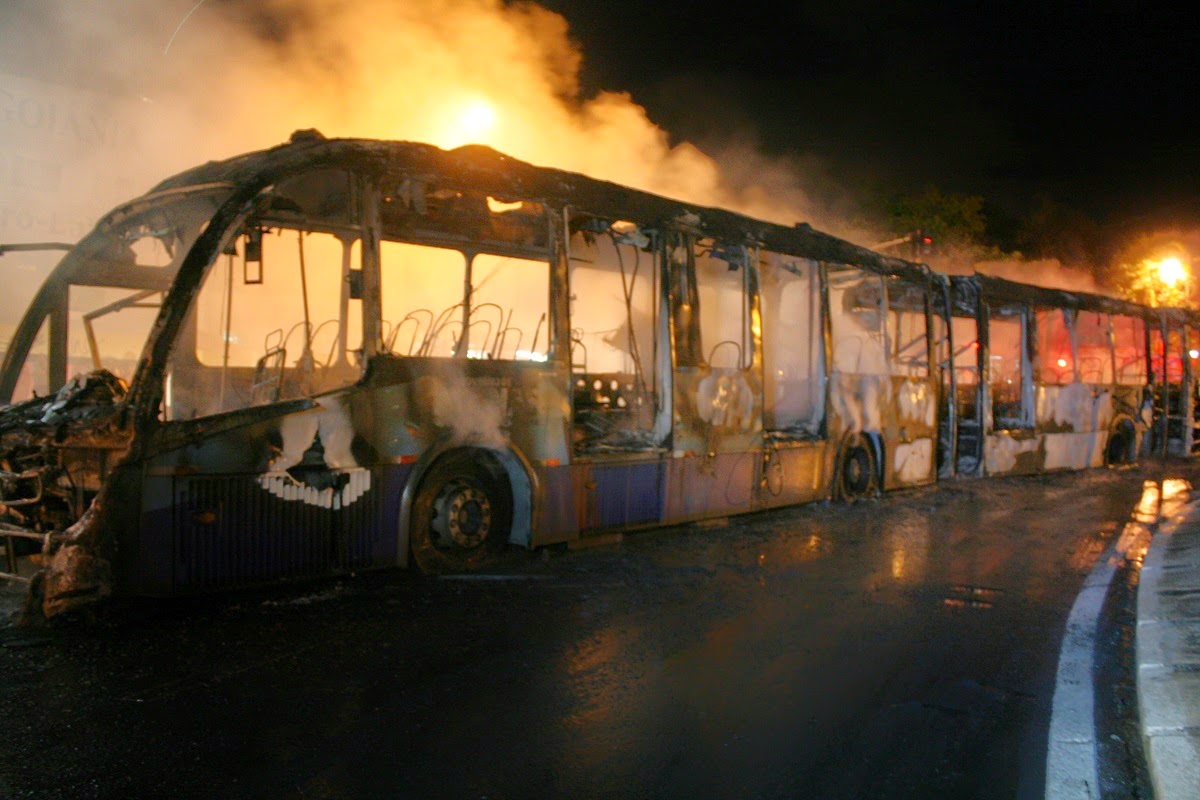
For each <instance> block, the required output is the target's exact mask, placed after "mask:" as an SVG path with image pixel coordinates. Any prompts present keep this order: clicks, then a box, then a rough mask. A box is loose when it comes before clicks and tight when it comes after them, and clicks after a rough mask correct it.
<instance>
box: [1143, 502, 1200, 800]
mask: <svg viewBox="0 0 1200 800" xmlns="http://www.w3.org/2000/svg"><path fill="white" fill-rule="evenodd" d="M1135 641H1136V660H1137V696H1138V714H1139V720H1140V724H1141V731H1142V746H1143V748H1144V752H1145V754H1146V766H1147V769H1148V771H1149V774H1150V783H1151V785H1152V786H1153V788H1154V796H1155V797H1156V798H1158V800H1195V798H1198V797H1200V502H1197V501H1193V502H1191V503H1189V504H1188V505H1187V506H1185V507H1184V508H1182V509H1181V510H1180V511H1179V512H1177V513H1175V514H1173V515H1171V517H1170V518H1169V519H1167V520H1164V521H1163V522H1162V523H1161V524H1160V525H1159V527H1158V530H1157V531H1156V532H1155V534H1154V537H1153V539H1151V541H1150V548H1149V550H1148V552H1147V554H1146V559H1145V561H1144V562H1143V564H1142V570H1141V576H1140V578H1139V583H1138V591H1137V633H1136V637H1135Z"/></svg>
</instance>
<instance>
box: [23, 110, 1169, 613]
mask: <svg viewBox="0 0 1200 800" xmlns="http://www.w3.org/2000/svg"><path fill="white" fill-rule="evenodd" d="M1080 297H1081V296H1076V295H1066V294H1063V293H1059V294H1057V295H1054V296H1050V295H1045V296H1043V295H1041V294H1039V293H1038V290H1034V289H1031V288H1029V287H1019V286H1018V285H1016V284H1000V283H997V282H994V281H991V280H988V279H983V278H978V277H975V278H968V279H961V280H960V279H954V280H950V279H947V278H945V277H943V276H940V275H937V274H935V273H933V272H931V271H930V270H929V269H927V268H926V267H924V266H921V265H918V264H914V263H911V262H907V261H904V260H901V259H896V258H890V257H886V256H883V255H880V254H878V253H876V252H873V251H870V250H867V249H864V248H861V247H858V246H855V245H852V244H850V243H848V242H845V241H842V240H839V239H837V238H834V237H832V236H828V235H826V234H822V233H820V232H817V231H814V230H812V229H811V228H810V227H808V226H806V225H802V224H801V225H796V226H794V227H786V226H779V225H774V224H770V223H766V222H761V221H757V220H754V219H749V218H747V217H744V216H741V215H738V214H734V213H731V212H728V211H724V210H720V209H713V208H703V207H698V206H694V205H689V204H686V203H681V202H678V201H674V200H670V199H666V198H663V197H658V196H655V195H651V194H647V193H645V192H640V191H636V190H633V189H629V188H626V187H622V186H618V185H615V184H611V183H606V182H603V181H598V180H593V179H591V178H587V177H585V176H582V175H578V174H572V173H567V172H562V171H558V170H553V169H544V168H538V167H534V166H531V165H529V164H525V163H522V162H519V161H517V160H515V159H512V158H509V157H506V156H504V155H502V154H500V153H497V152H495V151H493V150H490V149H488V148H485V147H481V146H468V147H463V148H459V149H457V150H453V151H443V150H440V149H438V148H436V147H433V146H430V145H424V144H414V143H404V142H381V141H367V140H345V139H341V140H327V139H325V138H324V137H322V136H321V135H320V134H318V133H316V132H311V131H310V132H299V133H297V134H296V135H295V136H293V138H292V140H291V141H290V142H289V143H288V144H286V145H283V146H280V147H276V148H274V149H271V150H266V151H262V152H257V153H252V154H248V155H244V156H241V157H237V158H233V159H230V160H227V161H222V162H213V163H209V164H206V165H204V166H201V167H198V168H196V169H193V170H190V171H188V172H185V173H182V174H180V175H178V176H176V177H173V178H170V179H168V180H166V181H164V182H163V183H162V184H160V185H159V186H157V187H155V188H154V189H153V190H152V191H151V192H149V193H148V194H146V195H145V196H143V197H140V198H138V199H136V200H134V201H131V202H130V203H127V204H125V205H122V206H120V207H118V208H117V209H115V210H114V211H113V212H111V213H110V214H109V215H108V216H106V217H105V218H104V219H102V220H101V221H100V223H99V224H98V225H97V226H96V228H95V230H93V231H92V232H91V233H90V234H88V235H87V236H85V237H84V238H83V239H82V240H81V241H80V242H79V243H78V244H77V245H76V246H75V247H74V248H73V249H72V250H71V251H70V252H68V253H67V255H66V256H65V257H64V258H63V260H62V262H61V263H60V264H59V266H58V267H57V268H56V269H55V270H54V271H53V273H52V274H51V275H50V277H49V278H48V280H47V281H46V283H45V285H44V286H43V287H42V289H41V290H40V292H39V293H38V295H37V296H36V297H35V299H34V301H33V303H32V304H31V307H30V308H29V310H28V311H27V312H26V314H25V316H24V318H23V319H22V321H21V323H20V325H19V326H18V328H17V330H16V333H15V335H14V336H13V338H12V341H11V342H10V343H9V346H8V349H7V351H6V353H5V356H4V362H3V368H2V371H0V400H2V401H4V402H8V403H10V405H8V406H7V407H6V408H4V409H3V410H0V460H2V461H3V463H2V464H0V470H2V471H0V492H2V496H0V502H2V503H3V505H2V506H0V511H2V516H0V536H2V537H4V538H6V539H7V540H8V542H9V550H8V553H9V556H10V559H9V561H10V568H9V572H10V573H16V572H20V571H21V569H20V568H21V566H22V565H21V564H17V566H16V568H14V567H13V566H11V565H12V564H13V562H14V559H13V558H12V555H13V552H14V550H13V544H12V543H13V542H14V541H18V542H19V541H25V542H29V541H32V542H34V543H35V544H36V545H37V548H38V550H39V552H37V553H35V554H34V558H32V559H26V561H33V562H36V563H34V564H33V565H32V566H31V565H30V564H28V563H26V564H24V572H25V574H26V575H28V574H29V573H31V572H33V573H34V574H33V576H32V578H33V579H32V584H33V586H32V589H31V593H32V595H33V596H34V597H35V598H36V599H37V601H38V603H39V604H40V608H41V609H42V610H43V612H44V613H45V614H47V615H50V616H52V615H55V614H58V613H61V612H63V611H68V610H72V609H76V608H80V607H84V606H87V605H88V604H91V603H94V602H95V601H97V600H99V599H101V598H104V597H108V596H110V595H113V594H120V595H142V596H169V595H179V594H187V593H195V592H203V591H212V590H219V589H226V588H234V587H246V586H254V585H262V584H267V583H272V582H277V581H285V580H295V579H303V578H314V577H320V576H330V575H338V574H346V573H351V572H355V571H360V570H366V569H373V568H385V567H395V566H407V565H409V564H410V563H412V564H414V565H415V566H417V567H419V568H420V569H422V570H424V571H426V572H432V573H437V572H446V571H462V570H472V569H478V568H479V567H481V566H485V565H487V564H490V563H493V562H494V561H495V560H496V559H498V558H499V557H500V555H501V553H502V552H503V551H504V550H505V549H506V548H509V547H515V548H536V547H541V546H546V545H551V544H556V543H563V542H570V541H573V540H579V539H582V538H586V537H590V536H596V535H603V534H605V533H606V532H610V531H613V530H624V529H629V528H635V527H642V526H654V525H662V524H669V523H680V522H686V521H692V520H700V519H704V518H711V517H723V516H727V515H732V514H740V513H744V512H750V511H756V510H761V509H768V508H775V507H779V506H784V505H789V504H795V503H803V502H809V501H813V500H819V499H824V498H837V499H841V500H855V499H858V498H862V497H868V496H872V495H875V494H877V493H878V492H880V491H885V490H889V489H893V488H899V487H911V486H919V485H923V484H927V483H930V482H933V481H935V480H936V479H937V478H938V475H939V473H940V474H942V475H953V474H973V475H974V474H997V473H1002V472H1008V471H1014V470H1017V471H1019V470H1026V471H1029V470H1039V469H1053V468H1079V467H1084V466H1088V465H1091V464H1097V463H1103V461H1104V460H1106V459H1107V460H1110V461H1119V460H1128V459H1130V458H1132V457H1133V456H1134V454H1135V453H1137V452H1138V451H1139V450H1140V448H1142V447H1143V446H1144V443H1145V442H1148V441H1149V439H1148V437H1147V436H1146V432H1147V431H1148V430H1149V429H1150V425H1149V422H1148V420H1147V417H1146V414H1147V410H1146V403H1147V402H1150V403H1153V398H1152V397H1151V393H1150V390H1149V389H1147V386H1146V384H1147V380H1148V377H1149V375H1150V364H1149V361H1148V359H1147V346H1148V345H1147V344H1146V343H1147V342H1148V341H1149V340H1148V338H1147V335H1146V331H1147V330H1149V329H1150V328H1151V327H1153V326H1151V325H1149V321H1150V316H1149V315H1150V312H1148V311H1146V310H1144V309H1140V308H1138V307H1134V306H1128V305H1123V304H1118V303H1117V302H1116V301H1103V300H1100V299H1086V300H1084V299H1080ZM1109 304H1111V305H1109ZM1043 309H1058V310H1059V313H1060V315H1061V320H1062V322H1061V327H1060V328H1056V327H1054V326H1055V324H1056V323H1053V322H1045V323H1043V322H1042V317H1040V316H1038V315H1039V314H1041V313H1042V310H1043ZM1093 313H1094V314H1095V315H1096V317H1095V319H1090V318H1089V317H1088V315H1090V314H1093ZM1051 316H1053V315H1052V314H1051ZM1139 331H1140V332H1141V335H1142V336H1143V340H1142V341H1143V345H1142V349H1141V350H1137V345H1136V344H1135V345H1132V347H1133V350H1129V349H1128V341H1132V340H1131V339H1130V338H1129V337H1133V339H1136V338H1137V336H1138V335H1139V334H1138V332H1139ZM1126 334H1128V336H1127V335H1126ZM1042 336H1044V337H1046V341H1047V342H1048V343H1049V344H1048V346H1050V347H1055V346H1058V345H1060V344H1062V343H1064V342H1065V343H1066V346H1067V347H1068V348H1070V349H1071V353H1072V355H1071V360H1070V362H1069V363H1070V364H1071V367H1070V369H1069V370H1068V371H1066V372H1063V373H1062V374H1061V375H1058V376H1057V377H1056V378H1055V380H1056V381H1057V380H1061V381H1063V382H1064V383H1063V385H1062V388H1061V389H1054V390H1053V391H1051V388H1052V387H1051V385H1050V383H1048V378H1047V376H1048V375H1049V373H1048V372H1046V371H1045V370H1046V369H1049V368H1048V367H1046V366H1045V364H1044V358H1045V356H1044V353H1047V352H1050V351H1048V350H1044V349H1040V344H1039V345H1038V346H1035V344H1036V343H1040V342H1041V339H1039V338H1037V337H1042ZM1064 336H1065V337H1066V338H1062V337H1064ZM1114 336H1116V338H1117V340H1119V341H1120V342H1121V344H1120V345H1119V347H1120V348H1121V349H1120V350H1119V352H1118V351H1115V350H1113V348H1112V346H1111V342H1112V341H1113V337H1114ZM1055 337H1059V339H1056V338H1055ZM1105 337H1108V338H1107V339H1106V338H1105ZM1060 340H1061V341H1060ZM1127 340H1128V341H1127ZM131 341H137V344H136V349H135V351H136V352H137V353H140V355H139V356H137V357H136V358H135V359H129V358H124V357H123V356H120V355H118V354H119V353H123V354H128V353H129V352H131V347H133V345H132V344H131ZM1105 341H1107V342H1109V344H1108V345H1104V344H1103V342H1105ZM1105 346H1107V347H1108V350H1106V351H1105V352H1106V353H1108V354H1109V355H1110V356H1111V358H1110V359H1109V360H1108V361H1104V358H1100V361H1101V362H1103V363H1102V364H1101V365H1100V367H1099V368H1098V369H1099V372H1098V373H1097V380H1096V382H1094V383H1093V382H1091V380H1090V378H1091V375H1092V373H1091V371H1090V370H1091V367H1092V364H1093V356H1094V354H1093V352H1092V350H1093V349H1096V348H1100V349H1103V348H1104V347H1105ZM85 348H86V350H85ZM1014 348H1015V349H1014ZM1058 352H1059V351H1057V350H1055V351H1054V353H1055V354H1057V353H1058ZM1064 352H1065V351H1064ZM1052 357H1053V358H1056V357H1057V356H1052ZM1064 357H1065V356H1064ZM73 358H74V359H76V360H77V362H78V360H79V359H83V361H82V364H83V366H84V367H86V368H85V369H82V370H80V371H79V372H78V374H76V369H75V364H73V363H72V359H73ZM1038 358H1042V359H1043V360H1042V361H1037V362H1035V361H1034V359H1038ZM1128 359H1134V360H1135V361H1136V366H1130V364H1131V363H1133V362H1130V361H1128ZM1104 364H1108V366H1107V367H1106V366H1104ZM1035 367H1036V369H1041V370H1043V371H1042V372H1040V373H1038V372H1036V371H1035ZM1061 369H1063V370H1067V368H1066V367H1061ZM1068 375H1069V380H1068ZM72 376H73V377H72ZM1016 376H1019V380H1018V379H1017V377H1016ZM1014 381H1015V382H1014ZM1126 381H1128V383H1126ZM1054 385H1055V386H1057V385H1058V384H1054ZM1099 386H1104V387H1109V388H1107V389H1105V390H1104V391H1105V392H1106V394H1105V397H1106V398H1107V399H1106V400H1105V401H1104V402H1103V403H1102V402H1100V400H1099V395H1096V394H1095V390H1096V387H1099ZM1126 386H1128V387H1129V388H1128V391H1127V390H1126V388H1125V387H1126ZM1085 396H1086V398H1090V399H1093V400H1095V401H1096V402H1095V403H1093V405H1092V406H1090V407H1089V408H1090V409H1091V411H1092V413H1093V417H1090V418H1088V421H1087V422H1086V423H1085V422H1082V421H1081V420H1082V419H1083V417H1079V418H1077V417H1076V416H1072V414H1074V413H1075V412H1076V411H1079V410H1080V409H1083V406H1084V405H1086V403H1084V402H1083V399H1084V398H1085ZM1146 398H1150V400H1149V401H1147V399H1146ZM1101 406H1103V409H1101ZM1087 410H1088V409H1083V411H1082V412H1081V413H1084V412H1086V411H1087ZM1043 411H1044V412H1045V413H1043ZM1068 411H1069V412H1070V413H1068ZM1086 416H1087V414H1086V413H1084V417H1086ZM1088 425H1090V426H1091V427H1088ZM1080 426H1082V427H1080ZM1164 430H1165V429H1164ZM1056 436H1059V437H1061V436H1066V437H1067V438H1065V439H1064V438H1054V437H1056ZM1072 436H1074V437H1086V438H1087V442H1088V444H1087V445H1086V446H1084V445H1077V444H1076V439H1074V438H1070V437H1072ZM1079 441H1080V442H1082V441H1083V439H1082V438H1081V439H1079ZM1028 442H1034V444H1028ZM1114 442H1116V444H1114ZM1079 447H1083V448H1084V450H1086V453H1085V454H1084V455H1079V454H1077V453H1076V450H1077V449H1078V448H1079ZM1030 453H1034V454H1035V455H1030ZM1096 453H1104V454H1107V455H1105V456H1104V457H1103V458H1101V457H1098V456H1097V455H1096ZM1036 454H1040V455H1036ZM18 561H19V559H18ZM18 577H20V576H18Z"/></svg>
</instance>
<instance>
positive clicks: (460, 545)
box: [409, 449, 513, 575]
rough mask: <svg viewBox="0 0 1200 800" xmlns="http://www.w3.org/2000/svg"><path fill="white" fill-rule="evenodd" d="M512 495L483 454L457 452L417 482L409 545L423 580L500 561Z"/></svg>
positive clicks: (493, 462)
mask: <svg viewBox="0 0 1200 800" xmlns="http://www.w3.org/2000/svg"><path fill="white" fill-rule="evenodd" d="M512 516H513V503H512V490H511V488H510V486H509V481H508V477H507V475H505V472H504V468H503V467H502V466H501V465H500V463H499V461H497V459H496V458H495V457H494V456H492V455H491V454H490V453H488V452H487V451H486V450H474V449H463V450H455V451H452V452H450V453H447V454H445V455H443V456H442V457H440V458H439V459H438V460H437V461H436V462H434V464H433V466H432V467H430V469H429V471H428V472H427V473H426V474H425V476H424V478H422V480H421V488H420V489H419V490H418V492H417V496H416V500H415V501H414V503H413V514H412V529H411V531H410V536H409V542H410V546H411V549H412V555H413V560H414V561H415V562H416V564H417V566H418V567H419V568H420V570H421V571H422V572H424V573H425V574H427V575H439V574H444V573H455V572H472V571H474V570H477V569H479V568H481V567H483V566H485V565H488V564H493V563H495V562H496V561H498V560H499V559H500V556H501V554H502V553H503V552H504V549H505V547H506V546H507V544H508V535H509V532H510V531H511V530H512Z"/></svg>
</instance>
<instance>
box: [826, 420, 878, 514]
mask: <svg viewBox="0 0 1200 800" xmlns="http://www.w3.org/2000/svg"><path fill="white" fill-rule="evenodd" d="M882 463H883V458H882V453H881V452H880V447H879V445H878V443H877V442H876V441H875V437H873V436H871V435H870V434H866V433H848V434H846V436H845V437H844V438H843V439H842V444H841V446H840V447H839V448H838V453H837V460H836V462H835V463H834V471H833V499H834V500H838V501H841V502H846V503H853V502H854V501H856V500H862V499H866V498H868V497H875V496H876V495H878V494H879V490H880V465H881V464H882Z"/></svg>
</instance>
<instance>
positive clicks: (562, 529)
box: [532, 465, 584, 547]
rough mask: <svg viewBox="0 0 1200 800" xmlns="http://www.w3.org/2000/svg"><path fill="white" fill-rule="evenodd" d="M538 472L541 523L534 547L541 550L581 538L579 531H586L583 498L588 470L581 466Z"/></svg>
mask: <svg viewBox="0 0 1200 800" xmlns="http://www.w3.org/2000/svg"><path fill="white" fill-rule="evenodd" d="M535 469H536V471H537V482H538V487H539V489H538V491H539V496H538V498H536V500H535V502H534V505H535V507H536V508H537V511H536V512H535V513H536V514H537V521H536V524H535V525H534V529H533V541H532V545H533V546H534V547H541V546H543V545H547V544H557V543H559V542H565V541H568V540H570V539H575V538H577V537H578V536H579V529H580V528H581V527H583V523H582V522H581V521H580V519H579V517H580V515H581V514H582V513H583V512H582V509H583V508H584V500H583V498H582V497H581V491H582V487H583V484H584V481H583V479H582V475H583V474H584V470H583V469H582V468H581V467H580V466H578V465H563V466H539V467H536V468H535ZM577 476H578V477H577Z"/></svg>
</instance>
